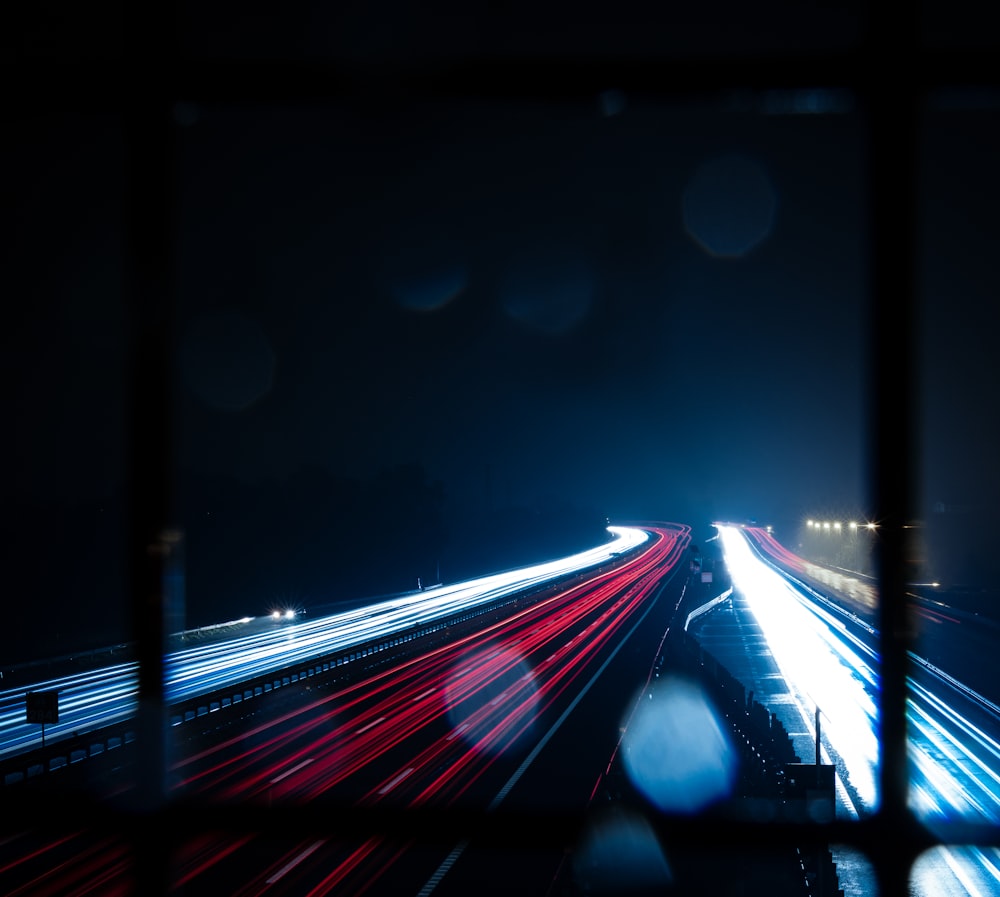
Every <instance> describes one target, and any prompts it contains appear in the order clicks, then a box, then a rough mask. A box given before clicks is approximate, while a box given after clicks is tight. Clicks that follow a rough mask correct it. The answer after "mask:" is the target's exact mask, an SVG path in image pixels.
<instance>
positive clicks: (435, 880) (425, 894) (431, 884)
mask: <svg viewBox="0 0 1000 897" xmlns="http://www.w3.org/2000/svg"><path fill="white" fill-rule="evenodd" d="M662 591H663V585H661V586H660V588H659V589H658V590H657V594H656V598H654V599H653V601H652V602H651V603H650V605H649V607H648V608H646V610H645V612H644V613H643V614H642V616H641V617H639V619H638V620H636V622H635V625H634V626H633V627H632V628H631V629H630V630H629V631H628V633H627V634H626V635H625V637H624V638H623V639H622V640H621V641H620V642H619V643H618V647H616V648H615V650H614V651H612V652H611V654H610V655H609V656H608V658H607V660H605V661H604V663H602V664H601V666H600V669H598V671H597V672H596V673H594V675H593V676H592V677H591V679H590V681H589V682H588V683H587V684H586V685H585V686H584V687H583V688H582V689H581V691H580V693H579V694H578V695H577V696H576V698H575V699H574V700H573V702H572V703H571V704H570V705H569V707H567V708H566V709H565V710H564V711H563V713H562V715H561V716H560V717H559V719H557V720H556V721H555V722H554V723H553V724H552V728H551V729H549V731H548V732H546V733H545V736H544V737H543V738H542V740H541V741H539V742H538V744H536V745H535V748H534V750H532V752H531V753H530V754H528V756H527V757H525V758H524V762H522V763H521V765H520V766H519V767H518V768H517V771H516V772H515V773H514V774H513V775H512V776H511V777H510V779H508V781H507V784H506V785H504V786H503V788H501V789H500V791H499V792H498V793H497V796H496V797H494V798H493V800H492V802H491V803H490V805H489V807H488V808H487V812H492V811H493V810H495V809H496V808H497V807H498V806H500V803H501V801H503V799H504V798H505V797H506V796H507V795H508V794H509V793H510V790H511V789H512V788H513V787H514V786H515V785H516V784H517V782H518V780H519V779H520V778H521V776H523V775H524V773H525V772H526V771H527V769H528V767H529V766H531V764H532V763H533V762H534V761H535V758H536V757H538V755H539V754H540V753H541V752H542V749H543V748H544V747H545V745H546V744H548V743H549V740H550V739H551V738H552V736H553V735H555V734H556V732H557V731H558V730H559V727H560V726H561V725H562V724H563V723H564V722H566V719H567V718H568V717H569V715H570V714H571V713H572V712H573V711H574V710H575V709H576V706H577V705H578V704H579V703H580V701H582V700H583V697H584V695H586V694H587V692H588V691H590V689H591V687H592V686H593V684H594V683H595V682H596V681H597V680H598V678H600V676H601V674H602V673H603V672H604V671H605V670H606V669H607V668H608V665H609V664H610V663H611V661H612V660H614V659H615V657H616V656H617V655H618V652H619V651H621V649H622V648H623V647H624V646H625V643H626V642H627V641H628V640H629V639H630V638H631V637H632V634H633V633H634V632H635V631H636V630H637V629H638V628H639V627H640V626H641V625H642V622H643V620H645V619H646V617H648V616H649V614H650V612H651V611H652V610H653V608H654V607H656V605H657V604H658V603H659V600H660V593H661V592H662ZM556 653H558V652H556ZM552 657H555V654H553V655H552ZM552 657H550V658H549V660H551V659H552ZM546 662H547V661H546ZM468 843H469V842H468V841H463V842H462V843H461V844H457V845H456V846H455V849H454V850H452V852H451V853H450V854H448V856H447V858H446V859H445V861H444V862H443V863H442V864H441V865H440V866H438V868H437V871H436V872H434V874H433V875H432V876H431V877H430V878H429V879H427V883H426V884H425V885H424V886H423V887H422V888H421V889H420V891H419V892H418V894H417V897H430V894H431V893H432V892H433V891H434V889H435V888H437V886H438V885H439V884H440V883H441V879H442V878H444V876H445V875H446V874H447V872H448V870H449V869H451V867H452V866H454V865H455V863H456V862H457V861H458V858H459V857H460V856H461V855H462V852H463V851H464V850H465V848H466V847H467V846H468Z"/></svg>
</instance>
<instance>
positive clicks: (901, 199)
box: [866, 2, 917, 897]
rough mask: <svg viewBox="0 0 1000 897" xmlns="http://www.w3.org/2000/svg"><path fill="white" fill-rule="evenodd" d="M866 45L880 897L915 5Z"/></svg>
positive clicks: (895, 756) (910, 436)
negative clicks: (876, 535)
mask: <svg viewBox="0 0 1000 897" xmlns="http://www.w3.org/2000/svg"><path fill="white" fill-rule="evenodd" d="M871 15H872V20H871V33H870V44H869V46H868V48H867V53H866V65H867V75H868V77H869V79H870V83H869V84H868V87H867V115H868V121H867V127H868V133H869V148H870V155H869V171H868V177H869V184H868V188H869V202H870V210H871V215H870V227H871V233H870V235H869V240H870V247H871V248H870V252H871V258H870V265H871V278H872V280H871V289H872V296H871V302H872V317H871V331H870V334H869V339H870V340H871V343H870V346H869V348H870V355H871V361H870V363H871V366H872V370H871V375H872V376H871V379H870V382H872V383H873V385H874V396H873V400H872V404H871V406H870V413H871V421H870V436H869V438H870V439H871V445H870V447H869V463H870V464H871V476H872V491H873V500H874V506H875V516H876V520H877V521H878V525H879V533H880V538H879V541H878V543H877V549H876V563H877V574H878V578H879V594H880V601H879V632H880V639H881V644H880V648H881V650H880V670H879V682H880V703H879V714H880V717H879V718H880V738H879V744H880V751H881V754H880V758H879V777H880V805H879V821H880V829H881V832H882V833H883V834H884V835H885V837H880V838H879V839H878V842H879V844H880V845H882V846H883V849H881V850H879V851H878V853H876V854H875V855H874V856H873V857H872V859H873V862H874V863H875V868H876V873H877V875H878V877H879V888H880V891H879V892H880V894H881V895H882V897H904V895H906V894H907V892H908V881H909V871H910V864H911V863H912V861H913V859H914V858H915V848H916V843H917V842H916V839H913V838H908V837H906V836H905V835H904V836H902V837H900V833H902V832H912V831H913V828H912V820H911V817H910V814H909V810H908V788H909V769H908V759H907V758H908V750H907V722H906V694H907V665H908V651H909V649H910V648H911V646H912V643H913V637H914V633H913V627H912V622H911V620H910V619H909V613H908V609H907V605H906V598H905V596H906V584H907V582H909V581H913V578H912V576H910V575H909V569H910V564H911V562H912V554H911V550H910V546H911V543H912V539H911V535H912V533H911V530H910V527H911V526H912V525H913V524H914V522H915V520H916V513H915V509H916V507H917V503H916V500H915V495H914V471H915V470H916V468H917V462H916V455H917V446H916V442H915V440H914V433H915V426H914V396H915V394H916V389H915V384H914V376H915V364H914V334H915V282H914V278H915V252H914V246H915V231H916V224H915V216H916V209H917V203H916V196H915V189H916V162H915V154H916V123H915V119H916V102H917V96H916V92H915V90H914V83H913V80H912V78H911V75H912V73H913V71H914V68H913V66H914V49H915V42H914V40H915V34H916V19H915V10H914V9H913V8H912V6H910V5H904V4H902V3H899V2H883V3H880V4H878V5H877V6H873V7H872V10H871Z"/></svg>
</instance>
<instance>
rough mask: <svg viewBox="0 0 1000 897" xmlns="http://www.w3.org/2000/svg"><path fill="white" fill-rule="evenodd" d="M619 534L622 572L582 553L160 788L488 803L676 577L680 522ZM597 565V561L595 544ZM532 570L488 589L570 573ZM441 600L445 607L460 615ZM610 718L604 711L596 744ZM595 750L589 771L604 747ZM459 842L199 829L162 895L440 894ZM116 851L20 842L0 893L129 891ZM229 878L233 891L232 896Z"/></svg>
mask: <svg viewBox="0 0 1000 897" xmlns="http://www.w3.org/2000/svg"><path fill="white" fill-rule="evenodd" d="M616 536H617V537H618V539H620V540H623V541H616V542H615V543H613V544H612V546H611V550H612V551H614V552H615V553H616V554H618V555H621V553H622V550H623V546H627V548H626V551H625V556H619V557H618V558H617V561H618V563H616V564H615V565H609V566H608V568H607V569H603V570H602V569H600V565H599V563H598V562H595V560H594V558H593V557H592V556H590V555H588V556H587V557H588V561H589V562H588V564H587V565H585V566H581V565H580V564H579V562H578V561H574V563H573V564H571V565H570V566H569V568H568V569H571V570H573V571H576V572H581V571H582V575H581V576H577V577H574V578H573V580H572V582H567V583H565V584H564V585H562V586H561V587H559V588H556V589H554V590H552V591H551V592H548V593H546V595H545V597H542V598H540V599H539V600H538V601H536V602H534V603H529V604H528V605H527V606H525V607H522V608H519V609H516V610H514V611H512V612H511V613H510V614H509V615H507V616H505V617H504V618H503V619H501V620H499V621H497V622H495V623H493V624H491V625H488V626H477V627H471V628H470V631H468V632H466V633H465V634H462V635H456V636H455V637H453V638H449V639H447V640H446V641H444V642H443V643H441V644H440V645H439V646H438V647H435V648H433V649H431V650H429V651H426V652H423V653H420V654H419V655H417V656H409V655H404V659H402V660H401V661H399V662H397V663H388V664H386V665H385V666H384V667H383V668H382V669H381V670H380V671H378V672H375V673H373V674H371V675H369V676H366V677H363V678H361V679H360V680H359V681H357V682H355V683H353V684H350V685H343V686H334V687H332V688H331V689H322V688H317V689H315V690H314V691H311V692H309V691H308V690H307V694H308V695H311V697H307V699H306V700H305V701H304V702H299V703H297V704H295V705H294V706H292V705H289V708H290V709H289V711H288V712H287V713H286V712H282V711H281V705H280V704H279V705H273V706H272V709H271V711H270V712H268V713H261V714H260V715H259V716H257V717H255V718H254V719H253V720H252V721H251V722H250V723H249V724H247V725H241V726H238V727H234V728H233V730H232V731H231V732H230V734H229V735H228V736H227V735H226V733H225V731H224V730H220V731H217V732H214V733H211V734H210V735H209V736H208V737H206V738H204V739H192V738H190V737H184V738H183V740H182V741H181V740H179V741H178V743H177V744H176V745H175V750H174V756H175V760H174V762H173V763H172V766H171V769H170V771H169V776H170V789H171V793H172V794H173V795H174V796H176V797H178V798H189V799H194V800H204V801H209V802H236V803H240V804H243V803H253V804H258V805H263V806H273V805H275V804H276V803H291V804H292V805H296V804H301V805H302V806H303V808H305V807H307V806H308V807H309V808H311V811H315V810H316V808H317V807H318V806H319V807H322V806H323V805H324V804H329V805H330V806H331V807H337V806H339V807H342V806H344V805H361V806H378V805H380V804H383V803H385V804H391V805H394V806H400V807H412V806H427V805H432V806H452V805H460V806H472V807H479V808H483V807H495V806H498V805H499V804H500V803H502V802H503V801H504V800H506V799H507V798H508V796H509V795H510V794H511V792H512V791H513V790H515V789H516V788H517V787H518V784H519V782H520V781H521V779H522V777H524V776H525V775H526V774H527V773H529V772H530V771H532V766H533V764H534V762H535V760H536V759H537V758H538V757H539V756H540V755H541V754H542V753H543V752H544V750H545V748H546V745H548V744H549V742H550V741H551V740H552V739H554V738H556V737H558V735H559V734H560V731H561V729H562V727H563V723H565V722H566V721H567V720H568V719H570V717H571V716H572V714H573V711H574V709H575V708H577V707H578V705H579V703H580V702H581V701H582V700H583V699H584V698H585V696H586V695H587V693H588V692H590V691H591V689H592V688H594V687H595V684H597V683H598V682H599V681H601V679H602V675H603V674H604V672H605V670H606V669H607V667H608V664H610V663H611V662H612V661H613V660H614V659H615V658H616V657H617V656H618V654H619V652H620V651H621V650H622V647H623V646H624V645H625V644H626V643H627V642H628V640H629V639H630V638H631V637H633V636H634V635H637V634H641V626H642V623H643V622H644V621H645V620H646V619H647V618H648V616H649V614H650V613H651V612H652V611H653V609H654V608H656V607H657V606H662V602H658V596H659V593H660V592H661V590H662V589H663V587H664V583H665V581H667V580H668V579H670V578H672V577H676V574H678V573H679V572H680V573H683V574H684V575H685V576H686V574H687V569H686V566H685V565H683V564H682V560H684V558H685V556H686V549H687V546H688V544H689V542H690V530H689V528H688V527H686V526H682V525H676V526H666V525H665V526H662V527H657V528H647V529H644V530H639V531H632V530H622V531H618V532H617V533H616ZM602 555H603V556H604V557H605V558H607V557H610V554H609V553H608V549H607V548H606V549H605V550H604V551H603V552H602ZM546 569H547V570H548V571H549V572H548V576H547V577H545V576H543V575H542V574H541V573H540V572H539V571H537V570H533V572H532V573H531V574H530V575H527V574H525V573H524V572H523V571H522V573H521V575H520V576H515V577H511V578H510V579H509V582H507V583H506V584H504V585H502V586H500V587H501V588H511V587H512V586H511V583H513V582H515V581H517V582H522V583H524V582H526V581H527V582H530V583H531V584H532V585H538V584H539V582H540V581H542V580H545V579H546V578H547V579H548V580H553V579H554V580H555V581H557V582H558V581H559V580H560V578H561V577H562V576H564V574H565V572H566V570H567V566H566V565H565V564H563V563H561V564H557V565H554V566H551V567H549V566H547V568H546ZM467 585H468V584H467ZM496 588H497V585H496V584H495V583H491V585H490V589H493V590H495V589H496ZM463 591H468V590H467V589H464V590H463ZM480 591H481V588H480ZM452 607H453V608H454V610H453V613H461V611H462V610H463V609H464V606H459V607H455V605H454V603H453V604H452ZM419 612H420V613H424V612H425V611H424V610H421V611H419ZM657 625H658V626H659V625H660V623H659V621H658V623H657ZM234 643H235V644H237V645H238V644H239V640H236V641H235V642H234ZM230 644H233V643H230ZM236 656H237V657H240V656H241V654H240V653H237V655H236ZM212 675H219V672H218V670H217V669H215V668H213V669H212ZM184 681H188V680H184ZM299 694H302V692H301V691H300V692H299ZM618 713H619V707H618V706H613V707H612V709H611V711H610V716H611V719H610V723H609V725H608V726H607V727H606V728H607V730H608V732H609V735H610V734H613V733H614V731H615V723H616V717H617V715H618ZM184 728H185V727H175V731H176V732H180V731H181V730H184ZM188 730H190V727H189V728H188ZM175 737H179V736H175ZM596 744H597V745H598V748H597V754H596V755H595V758H594V762H593V764H592V768H593V769H595V770H596V769H600V768H601V766H602V764H603V762H604V761H605V760H606V757H607V753H608V752H609V751H610V750H611V748H612V746H613V741H612V740H610V739H609V740H608V742H607V744H605V745H603V746H601V742H596ZM589 784H590V785H591V786H592V781H591V782H590V783H589ZM556 790H558V789H556ZM569 790H570V791H571V792H572V793H574V794H575V795H576V796H577V798H576V799H578V800H584V799H585V797H586V795H587V794H588V793H589V787H588V786H586V785H585V786H584V787H582V788H581V787H579V786H578V785H577V786H574V787H573V788H571V789H569ZM23 846H24V845H23V843H22V847H23ZM463 850H464V847H463V845H461V844H449V845H443V846H442V848H441V850H440V851H439V852H438V853H434V852H428V851H426V850H421V851H414V850H408V849H407V845H401V844H397V843H387V842H383V841H382V840H381V839H367V840H365V839H360V840H358V841H357V842H356V843H336V844H334V843H328V842H327V841H326V840H324V839H315V838H311V839H306V840H304V841H297V840H294V839H290V840H289V842H288V843H285V844H279V843H275V841H274V839H268V838H262V837H261V838H242V837H240V838H233V837H229V836H203V837H198V838H195V839H192V840H191V841H189V842H187V843H186V844H185V845H184V848H183V850H182V851H181V853H180V854H179V855H178V856H177V858H176V862H175V864H174V875H175V881H174V888H175V889H178V890H180V891H182V892H183V893H185V894H202V893H205V894H218V893H220V888H222V889H223V890H224V891H225V892H226V893H229V894H234V895H235V894H241V895H242V894H245V895H250V894H258V893H265V892H266V893H268V894H315V895H319V894H328V893H360V892H361V891H362V890H364V891H365V893H386V894H395V893H400V892H401V890H402V891H403V892H407V891H408V892H410V893H414V894H417V893H429V890H434V889H436V888H437V887H440V886H442V880H443V879H445V878H447V876H446V875H445V873H446V872H447V871H448V870H450V869H451V868H452V867H454V866H455V865H456V864H459V861H460V859H461V856H462V853H463ZM123 855H124V851H123V850H122V846H121V845H120V844H117V843H116V842H115V841H114V840H108V839H102V838H99V837H97V836H94V835H89V836H81V837H77V838H72V839H68V840H66V841H59V842H54V841H53V842H43V843H40V844H33V845H32V847H31V849H24V850H22V851H21V854H20V857H17V856H13V855H11V854H10V853H9V852H8V853H7V856H8V860H7V862H6V865H0V883H2V884H4V885H5V887H4V893H7V894H12V895H13V894H22V893H23V894H28V893H30V894H32V895H47V894H50V895H53V897H55V895H57V894H58V895H62V894H66V893H70V892H72V893H77V894H81V895H82V894H102V895H103V894H108V893H119V891H118V890H117V889H118V888H119V887H124V885H123V884H122V881H123V878H124V879H125V880H126V881H127V876H124V875H123V866H122V863H123ZM69 857H73V858H74V861H73V862H72V863H68V862H66V860H67V859H68V858H69ZM81 857H85V858H87V860H86V862H82V861H81V860H80V859H79V858H81ZM81 869H85V870H86V877H85V879H83V880H81V878H80V870H81ZM549 874H550V875H551V874H554V869H553V870H550V871H549ZM543 877H544V876H543ZM233 882H241V883H242V884H241V885H240V887H239V888H237V889H235V890H234V888H233V884H232V883H233ZM222 883H226V884H222ZM428 889H429V890H428Z"/></svg>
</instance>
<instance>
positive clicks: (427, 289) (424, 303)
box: [390, 266, 468, 312]
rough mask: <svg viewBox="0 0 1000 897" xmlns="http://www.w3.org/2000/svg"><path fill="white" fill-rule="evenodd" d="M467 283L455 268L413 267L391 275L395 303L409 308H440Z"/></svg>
mask: <svg viewBox="0 0 1000 897" xmlns="http://www.w3.org/2000/svg"><path fill="white" fill-rule="evenodd" d="M467 283H468V278H467V276H466V273H465V271H464V270H463V269H462V268H460V267H458V266H455V267H441V268H429V269H426V270H414V271H412V272H410V273H408V274H400V275H397V276H396V277H394V278H393V282H392V285H391V286H390V291H391V292H392V297H393V299H395V301H396V304H397V305H399V306H400V307H402V308H405V309H408V310H409V311H416V312H433V311H440V310H441V309H442V308H444V307H445V306H446V305H448V304H449V303H451V302H452V301H454V300H455V299H457V298H458V296H460V295H461V294H462V292H463V291H464V290H465V287H466V285H467Z"/></svg>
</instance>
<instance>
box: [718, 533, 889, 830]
mask: <svg viewBox="0 0 1000 897" xmlns="http://www.w3.org/2000/svg"><path fill="white" fill-rule="evenodd" d="M719 536H720V539H721V540H722V545H723V551H724V553H725V558H726V564H727V566H728V568H729V571H730V573H731V574H732V577H733V584H734V586H735V587H736V588H738V589H739V590H740V591H741V592H742V593H743V594H744V595H745V596H746V599H747V601H748V603H749V604H750V608H751V610H752V612H753V615H754V617H755V618H756V619H757V622H758V623H759V624H760V628H761V631H762V632H763V634H764V637H765V639H766V640H767V644H768V648H769V649H770V652H771V655H772V656H773V658H774V661H775V663H776V664H777V665H778V668H779V669H780V670H781V674H782V676H783V678H784V680H785V683H786V684H787V685H788V688H789V690H790V692H791V693H792V696H793V697H794V699H795V701H796V703H797V704H798V706H799V709H800V711H801V713H802V717H803V722H804V723H805V725H806V726H807V727H809V728H810V729H811V727H812V720H813V719H814V713H815V710H816V708H819V711H820V714H821V718H822V719H823V720H824V722H823V724H822V728H823V731H824V734H825V736H826V741H827V743H828V744H829V745H831V746H833V747H834V749H835V750H836V753H837V754H838V755H839V756H840V758H841V759H842V760H843V763H844V766H845V767H846V773H847V775H848V776H849V779H850V781H849V784H850V785H851V786H852V787H853V789H854V791H855V793H856V794H857V795H858V798H859V800H860V801H861V803H862V807H861V808H860V809H864V810H872V809H874V808H875V805H876V802H877V799H878V794H877V789H876V776H877V768H878V754H879V751H878V709H877V704H876V701H875V697H874V695H875V692H876V691H877V678H876V674H875V671H874V669H873V668H872V665H871V664H872V661H873V658H872V657H870V656H866V649H862V647H861V645H860V642H857V641H854V640H852V639H850V638H848V637H847V636H846V633H845V630H844V628H843V626H842V625H840V624H839V622H836V623H835V622H834V621H833V620H832V618H831V617H830V616H829V615H828V614H825V613H823V612H821V610H820V609H819V608H816V607H815V606H813V605H812V604H808V603H807V602H806V599H805V598H804V596H803V595H802V594H801V593H800V592H799V591H798V590H797V589H795V588H793V587H792V585H791V584H790V583H789V582H788V580H786V579H785V578H784V577H782V576H781V575H780V574H779V573H777V572H776V571H775V570H773V569H771V568H770V567H768V566H767V565H766V564H763V563H762V562H761V561H760V560H759V559H758V558H757V557H756V555H754V553H753V552H752V551H751V549H750V546H749V544H748V542H747V540H746V538H745V537H744V536H743V534H742V532H741V531H740V530H739V529H738V528H736V527H729V526H720V527H719ZM831 624H833V625H831ZM824 762H826V763H831V762H833V760H832V759H831V758H830V756H829V754H828V755H827V758H826V759H825V760H824ZM842 774H843V771H842Z"/></svg>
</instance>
